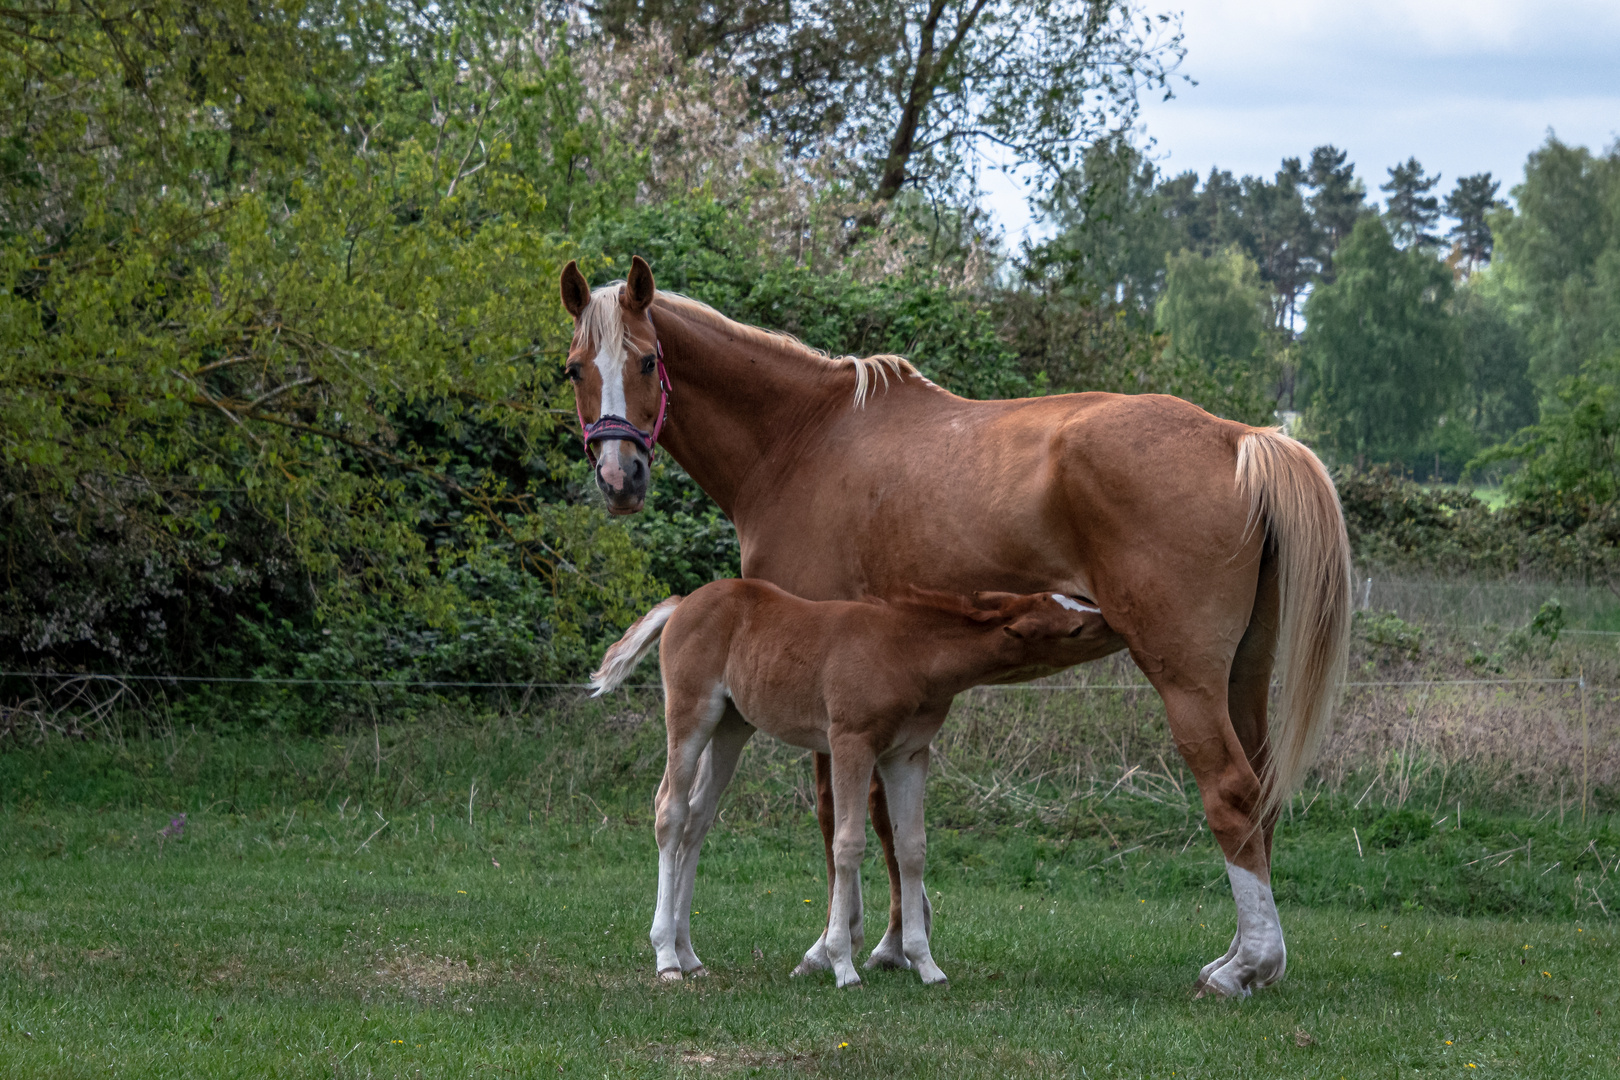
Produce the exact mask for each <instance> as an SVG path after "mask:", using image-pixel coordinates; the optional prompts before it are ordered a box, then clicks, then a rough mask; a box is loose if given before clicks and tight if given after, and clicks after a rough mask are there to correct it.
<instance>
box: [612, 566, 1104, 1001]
mask: <svg viewBox="0 0 1620 1080" xmlns="http://www.w3.org/2000/svg"><path fill="white" fill-rule="evenodd" d="M1106 633H1108V626H1107V624H1106V623H1104V622H1103V619H1102V614H1101V613H1100V612H1099V611H1098V610H1097V609H1096V608H1094V607H1088V606H1086V605H1085V604H1081V603H1079V602H1077V601H1075V600H1074V599H1073V598H1071V597H1067V596H1060V595H1056V594H1053V593H1037V594H1035V595H1032V596H1008V595H1006V594H999V593H997V594H981V595H980V596H979V597H977V598H976V599H974V600H971V601H970V600H967V599H966V598H962V597H952V596H940V595H919V596H914V597H910V598H907V599H903V600H896V601H892V602H882V601H866V602H854V601H848V600H843V601H840V600H824V601H812V600H801V599H800V598H799V597H797V596H793V595H792V594H790V593H786V592H783V591H782V590H781V589H779V588H777V587H776V586H775V585H771V584H769V583H768V582H764V581H753V580H749V579H747V578H744V579H742V580H740V581H739V580H730V581H714V582H710V583H709V584H708V585H705V586H704V587H703V588H701V589H699V590H698V591H697V592H695V593H693V594H692V595H691V596H688V597H686V598H685V599H682V598H681V597H679V596H672V597H670V598H669V599H667V600H665V601H663V602H662V603H660V604H658V605H657V606H656V607H654V608H653V609H652V610H651V611H649V612H647V614H645V615H643V616H642V617H641V618H640V619H637V620H636V622H635V623H634V624H632V625H631V627H630V629H628V630H626V631H625V633H624V637H622V638H620V639H619V640H618V641H617V642H616V643H615V644H613V645H612V646H610V647H609V648H608V651H607V654H606V655H605V656H603V657H602V666H601V668H599V669H598V670H597V672H596V674H595V675H593V676H592V677H591V681H592V685H593V686H594V687H595V688H596V696H598V697H600V696H601V695H602V694H605V693H607V692H608V691H610V690H612V689H614V688H615V687H617V686H618V685H619V684H620V683H622V682H624V680H625V679H626V678H627V677H628V676H629V675H630V673H631V672H632V671H633V670H635V667H636V665H637V664H638V663H640V662H641V659H642V658H643V657H645V656H646V655H647V654H648V653H649V652H651V651H652V647H653V646H654V645H656V644H659V641H660V635H662V644H663V648H662V649H661V650H660V652H659V666H660V667H661V668H662V671H663V682H664V721H665V725H666V727H667V729H668V735H669V757H668V760H667V762H666V764H665V766H664V779H663V782H662V783H661V784H659V785H658V796H657V799H656V808H657V814H658V901H657V907H656V909H655V911H654V914H653V925H652V935H651V937H652V943H653V948H654V949H655V950H656V952H657V955H658V975H659V977H660V978H662V979H669V980H676V981H678V980H679V979H680V978H681V976H682V974H683V973H691V974H694V975H701V974H704V973H705V972H704V968H703V962H702V961H701V960H699V959H698V958H697V953H695V952H694V951H693V950H692V924H691V911H692V888H693V883H694V880H695V878H696V875H697V863H698V853H699V852H700V851H701V849H702V847H703V838H704V836H705V835H706V834H707V833H708V831H709V826H710V825H712V824H713V823H714V812H715V808H716V802H717V800H718V799H719V796H720V792H721V791H722V790H723V789H724V788H725V786H726V784H727V782H728V781H729V780H730V779H731V773H732V770H733V768H734V767H735V765H736V761H737V752H738V751H740V750H741V749H742V740H741V739H739V738H738V735H739V734H741V733H744V732H748V731H751V730H752V729H754V728H757V729H759V730H761V731H765V732H768V733H769V734H771V735H774V736H776V737H777V738H778V739H781V740H782V741H783V742H786V743H788V744H790V745H793V746H799V747H803V748H804V749H807V750H813V751H815V752H816V753H819V754H828V755H830V756H831V757H832V784H833V792H834V800H833V805H834V807H835V808H836V811H837V819H838V820H837V826H836V828H835V830H834V840H833V851H834V860H833V865H834V873H833V887H832V897H833V899H832V914H831V916H830V917H829V921H828V932H827V956H828V959H829V960H830V961H831V963H832V968H833V973H834V974H835V976H836V977H837V981H838V985H839V986H853V985H856V984H858V983H860V981H861V977H860V976H859V975H857V974H856V973H855V963H854V948H855V946H854V935H853V934H851V932H850V929H851V923H852V922H858V920H859V917H860V915H859V911H860V908H859V903H860V899H859V898H860V892H859V890H860V868H861V858H862V856H863V855H864V854H865V853H866V812H865V811H866V807H865V805H864V798H863V797H864V796H865V795H866V792H867V789H868V787H869V786H870V784H871V782H872V777H873V769H874V768H875V769H876V770H877V774H878V775H881V776H882V777H883V784H884V788H885V790H886V791H887V793H888V795H887V798H888V808H889V813H890V814H891V815H892V823H893V827H894V837H895V839H894V843H895V852H896V857H897V858H898V859H899V862H900V887H901V894H902V897H903V908H904V918H903V922H904V927H905V932H904V940H903V948H904V950H905V958H906V961H907V964H908V965H909V966H910V967H911V968H912V969H913V970H915V971H916V972H917V974H918V975H919V976H920V977H921V978H922V981H923V982H925V983H930V984H937V983H943V982H944V981H945V973H944V972H943V971H941V970H940V969H939V965H938V964H936V963H934V958H933V955H932V954H931V953H930V951H929V948H928V929H929V925H928V924H929V920H928V918H927V917H926V915H925V914H924V911H923V891H924V890H923V861H924V851H925V849H926V843H925V841H924V838H923V789H924V787H925V786H926V783H927V780H928V756H929V755H928V746H929V744H930V743H931V742H933V741H934V736H935V735H936V734H937V733H938V732H939V728H940V725H941V724H943V723H945V714H946V713H948V712H949V711H950V708H951V700H952V699H953V698H954V697H955V696H956V695H957V694H958V693H960V692H961V691H963V690H966V689H967V688H968V687H969V686H973V685H976V684H978V683H982V682H984V681H986V680H988V679H993V678H997V677H1003V678H1004V677H1008V676H1015V675H1017V674H1018V673H1020V672H1022V671H1025V670H1027V669H1029V668H1031V667H1043V666H1044V667H1050V666H1052V665H1054V664H1062V663H1064V662H1065V661H1066V660H1067V659H1068V657H1070V656H1072V655H1073V654H1074V645H1075V643H1076V642H1077V641H1079V640H1083V639H1085V638H1088V637H1090V638H1096V637H1098V636H1101V635H1103V634H1106ZM722 730H723V731H724V734H722ZM711 742H712V743H713V744H714V745H715V750H714V752H713V756H712V758H711V760H712V761H713V762H714V778H713V780H712V782H710V783H709V784H706V785H704V786H703V788H702V790H701V794H702V796H703V797H702V799H701V801H699V802H698V804H697V805H696V807H693V806H692V805H691V793H692V788H693V781H694V780H695V779H696V778H697V772H698V761H699V759H700V756H701V755H702V754H703V753H704V751H706V750H708V749H709V746H710V745H711ZM694 811H695V812H694Z"/></svg>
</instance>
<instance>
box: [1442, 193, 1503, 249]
mask: <svg viewBox="0 0 1620 1080" xmlns="http://www.w3.org/2000/svg"><path fill="white" fill-rule="evenodd" d="M1501 186H1502V185H1501V184H1500V183H1498V182H1497V181H1495V180H1492V179H1491V174H1490V173H1488V172H1487V173H1479V174H1478V175H1477V176H1465V177H1463V178H1462V179H1461V180H1458V181H1457V186H1456V187H1454V188H1452V190H1451V194H1450V195H1447V196H1446V216H1447V217H1449V218H1453V219H1455V220H1456V222H1457V224H1456V226H1455V227H1453V228H1452V230H1451V232H1450V233H1448V234H1447V235H1448V236H1450V237H1451V239H1452V241H1453V242H1454V243H1455V245H1456V252H1457V254H1458V255H1459V256H1460V257H1461V259H1462V260H1463V262H1464V264H1465V265H1466V267H1467V269H1468V270H1469V271H1473V270H1476V269H1478V268H1479V267H1480V265H1482V264H1484V263H1487V262H1490V261H1491V246H1492V241H1491V227H1490V225H1489V224H1487V223H1486V221H1485V215H1487V214H1489V213H1490V212H1491V211H1492V210H1495V209H1496V208H1497V207H1499V206H1502V205H1503V203H1502V201H1501V200H1500V199H1498V198H1497V197H1496V189H1497V188H1499V187H1501Z"/></svg>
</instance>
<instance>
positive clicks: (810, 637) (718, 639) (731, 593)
mask: <svg viewBox="0 0 1620 1080" xmlns="http://www.w3.org/2000/svg"><path fill="white" fill-rule="evenodd" d="M902 622H903V620H902V618H901V616H900V614H899V613H897V612H896V611H895V609H893V608H891V607H890V606H888V605H886V604H877V603H863V602H855V601H819V602H812V601H809V600H803V599H800V598H799V597H796V596H793V595H792V594H790V593H787V592H784V591H783V590H782V589H779V588H777V587H776V586H775V585H772V584H769V583H768V582H764V581H758V580H752V579H740V580H739V579H729V580H725V581H716V582H712V583H710V584H708V585H705V586H703V588H701V589H699V590H697V591H696V592H694V593H693V594H692V595H691V596H688V597H687V598H686V599H685V600H683V601H682V602H681V605H680V607H678V608H677V609H676V611H675V614H674V615H672V616H671V617H670V620H669V625H668V626H666V627H665V629H664V635H663V644H662V647H661V652H660V663H661V665H662V668H663V676H664V687H665V690H666V692H667V693H668V695H669V697H670V699H671V700H672V701H674V700H677V699H680V700H685V701H692V702H694V703H696V702H704V701H711V699H712V703H711V707H713V708H720V707H723V700H721V699H723V698H724V697H725V696H729V697H730V698H731V700H732V701H733V702H735V703H736V707H737V710H738V711H739V712H740V713H742V716H743V718H744V719H745V720H747V721H748V722H749V723H750V724H753V725H754V726H755V727H757V728H759V729H761V730H762V731H766V732H769V733H770V734H771V735H774V736H775V737H777V738H779V739H781V740H782V741H784V742H787V743H791V744H792V745H794V746H800V747H804V748H806V749H810V750H820V751H822V752H826V750H827V725H828V721H829V718H830V716H832V715H833V714H834V713H835V712H836V711H840V710H844V709H846V708H859V709H860V710H862V711H863V712H868V713H886V712H891V711H903V710H906V709H908V708H909V709H911V710H915V709H916V707H917V705H918V704H920V703H921V702H920V700H919V699H920V696H921V693H922V691H921V686H920V679H918V678H917V677H916V676H915V675H914V673H913V670H912V665H913V664H914V662H915V661H914V657H913V658H908V657H907V656H904V655H902V654H901V653H902V650H901V648H900V646H901V644H902V638H903V636H904V632H905V628H904V626H903V625H902ZM908 659H910V660H911V661H912V664H908V662H907V661H908Z"/></svg>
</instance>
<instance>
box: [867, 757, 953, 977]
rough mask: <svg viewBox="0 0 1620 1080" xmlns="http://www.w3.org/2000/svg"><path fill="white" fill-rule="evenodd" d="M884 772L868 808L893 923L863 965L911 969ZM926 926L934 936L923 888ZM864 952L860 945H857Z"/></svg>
mask: <svg viewBox="0 0 1620 1080" xmlns="http://www.w3.org/2000/svg"><path fill="white" fill-rule="evenodd" d="M887 783H888V782H887V781H886V780H885V779H884V776H883V771H882V770H881V769H879V770H878V772H877V773H876V774H874V775H873V777H872V791H871V793H870V795H868V797H867V808H868V811H869V813H870V816H871V819H872V831H873V832H875V833H877V837H878V843H880V844H882V845H883V862H884V865H886V866H887V867H888V870H889V926H888V929H887V930H885V931H884V932H883V939H882V940H881V941H879V942H878V945H877V948H875V949H873V950H872V955H871V956H869V957H867V958H866V963H865V964H863V965H862V966H863V967H866V968H895V969H897V970H900V971H910V970H911V961H909V960H907V959H906V947H905V925H906V923H905V920H906V916H905V902H904V900H905V898H904V893H903V890H902V886H901V872H900V860H899V858H898V857H897V856H896V855H895V839H894V825H893V822H894V817H893V815H891V814H890V812H889V799H888V795H887V793H886V791H885V790H884V789H885V786H886V784H887ZM922 912H923V913H922V920H923V921H922V927H923V936H925V937H932V936H933V933H934V906H933V905H932V904H930V903H929V902H928V890H927V889H924V890H922ZM855 951H856V952H859V951H860V946H859V945H857V946H855Z"/></svg>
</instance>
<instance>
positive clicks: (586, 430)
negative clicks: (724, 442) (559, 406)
mask: <svg viewBox="0 0 1620 1080" xmlns="http://www.w3.org/2000/svg"><path fill="white" fill-rule="evenodd" d="M653 349H654V351H655V353H656V355H657V357H658V360H657V363H658V418H657V419H656V420H654V421H653V426H652V430H651V431H642V430H641V429H640V428H638V427H636V425H634V424H632V423H631V422H630V421H628V420H626V419H625V418H624V417H622V416H614V415H612V414H611V413H609V414H604V415H603V416H599V417H597V419H596V423H594V424H587V423H586V422H585V410H584V409H582V408H581V407H580V404H579V394H578V393H575V395H574V412H575V413H576V414H577V415H578V416H579V430H580V438H581V439H583V440H584V442H585V456H586V457H587V458H589V459H590V462H591V464H592V465H595V464H596V451H595V450H592V449H591V442H592V441H593V440H596V439H624V440H625V441H627V442H633V443H635V444H636V445H637V446H639V447H641V451H642V453H644V454H646V455H647V464H648V465H651V464H652V461H653V453H654V450H653V448H654V447H655V446H656V445H657V443H658V435H659V433H660V432H662V431H663V430H664V418H665V417H666V416H668V415H669V372H668V371H665V370H664V343H663V342H661V341H657V340H656V339H655V340H654V342H653Z"/></svg>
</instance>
